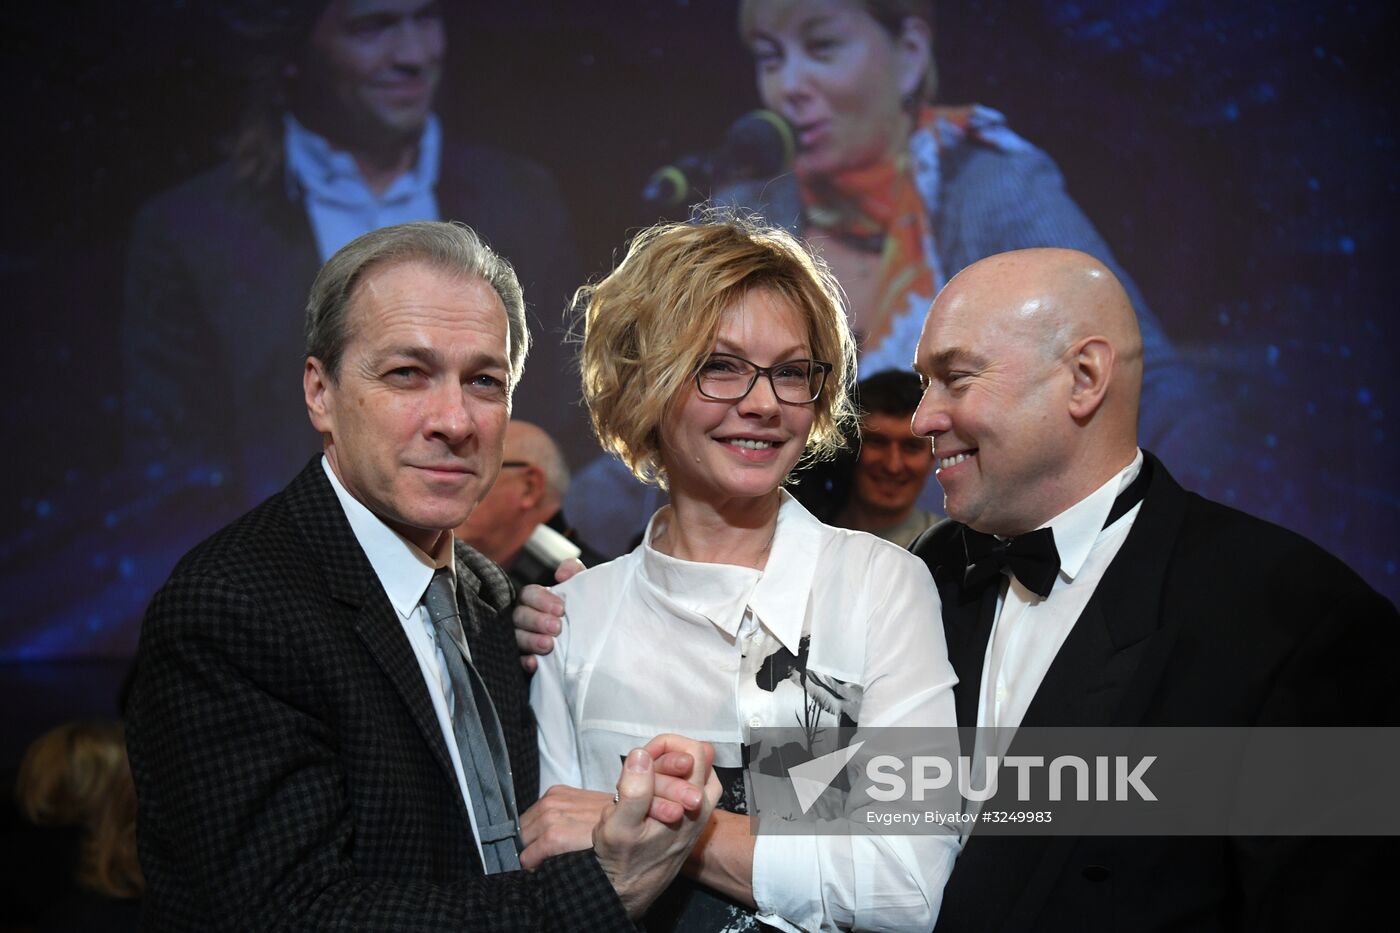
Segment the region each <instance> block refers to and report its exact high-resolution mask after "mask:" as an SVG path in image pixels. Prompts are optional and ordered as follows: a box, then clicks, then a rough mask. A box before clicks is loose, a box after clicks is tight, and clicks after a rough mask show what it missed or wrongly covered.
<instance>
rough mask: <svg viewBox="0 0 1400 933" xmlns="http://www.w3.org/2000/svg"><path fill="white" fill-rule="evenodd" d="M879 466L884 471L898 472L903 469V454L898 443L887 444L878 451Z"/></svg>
mask: <svg viewBox="0 0 1400 933" xmlns="http://www.w3.org/2000/svg"><path fill="white" fill-rule="evenodd" d="M879 454H880V466H881V467H882V468H883V469H884V470H885V472H886V473H899V472H901V471H902V470H903V469H904V456H903V455H902V454H901V453H900V450H899V445H898V444H889V445H887V446H886V447H885V448H884V449H882V450H881V451H880V452H879Z"/></svg>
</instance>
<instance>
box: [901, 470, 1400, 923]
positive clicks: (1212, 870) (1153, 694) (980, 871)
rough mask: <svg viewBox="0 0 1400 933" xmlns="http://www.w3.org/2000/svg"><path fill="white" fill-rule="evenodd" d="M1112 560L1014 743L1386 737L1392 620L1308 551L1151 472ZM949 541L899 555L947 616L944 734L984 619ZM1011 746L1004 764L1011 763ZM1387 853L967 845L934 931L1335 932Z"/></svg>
mask: <svg viewBox="0 0 1400 933" xmlns="http://www.w3.org/2000/svg"><path fill="white" fill-rule="evenodd" d="M1144 469H1148V470H1150V471H1151V478H1150V480H1149V487H1148V490H1147V495H1146V498H1145V500H1144V501H1143V504H1142V509H1141V510H1140V512H1139V513H1138V516H1137V518H1136V520H1135V521H1134V523H1133V527H1132V530H1131V531H1130V532H1129V534H1128V537H1127V539H1126V540H1125V541H1124V543H1123V547H1122V549H1121V550H1120V551H1119V552H1118V555H1117V556H1116V557H1115V558H1114V560H1113V563H1112V564H1111V565H1110V566H1109V568H1108V570H1107V571H1106V572H1105V574H1104V576H1103V579H1102V581H1101V582H1100V583H1099V585H1098V588H1097V589H1096V590H1095V592H1094V594H1093V596H1092V598H1091V599H1090V600H1089V603H1088V605H1087V606H1086V607H1085V609H1084V612H1083V613H1082V614H1081V615H1080V617H1079V619H1078V621H1076V623H1075V625H1074V628H1073V629H1072V630H1071V632H1070V634H1069V636H1068V637H1067V638H1066V639H1065V642H1064V644H1063V645H1062V646H1061V648H1060V650H1059V653H1058V654H1057V655H1056V656H1055V659H1054V661H1053V663H1052V664H1051V666H1050V668H1049V670H1048V671H1047V672H1046V674H1045V679H1044V680H1043V681H1042V682H1041V685H1040V688H1039V690H1037V692H1036V694H1035V697H1034V698H1033V699H1032V701H1031V704H1030V706H1029V707H1028V708H1027V710H1026V715H1025V718H1024V720H1023V721H1022V725H1024V726H1133V725H1143V726H1328V725H1353V726H1366V725H1387V726H1393V725H1397V724H1400V712H1397V700H1396V693H1395V687H1396V683H1397V681H1400V676H1397V675H1400V660H1398V659H1400V619H1397V616H1396V612H1395V607H1394V606H1392V605H1390V603H1389V602H1388V601H1387V600H1385V599H1384V598H1383V597H1382V596H1380V595H1379V594H1377V593H1376V592H1375V591H1373V590H1372V589H1371V588H1370V587H1368V586H1367V585H1366V584H1365V583H1364V582H1362V580H1361V579H1360V578H1359V577H1358V576H1356V574H1355V573H1353V572H1352V571H1351V570H1350V569H1349V568H1347V567H1346V566H1344V565H1343V564H1342V563H1341V562H1340V561H1338V560H1337V559H1336V558H1334V557H1333V556H1331V555H1330V554H1328V553H1327V552H1325V551H1323V550H1322V549H1321V548H1319V547H1317V546H1316V545H1315V544H1313V543H1311V542H1310V541H1308V540H1306V539H1305V538H1303V537H1301V536H1299V535H1296V534H1294V533H1292V532H1290V531H1286V530H1284V529H1282V528H1279V527H1277V526H1275V525H1271V524H1269V523H1267V522H1264V521H1261V520H1259V519H1256V518H1253V517H1251V516H1248V515H1246V514H1244V513H1242V512H1238V511H1236V510H1234V509H1230V508H1227V507H1225V506H1223V505H1219V504H1217V503H1214V502H1211V501H1209V500H1206V499H1203V498H1201V497H1200V496H1197V495H1195V494H1193V493H1189V492H1186V491H1185V490H1183V489H1182V488H1181V487H1180V486H1179V485H1177V483H1176V482H1175V480H1173V479H1172V477H1171V476H1170V474H1168V473H1167V471H1166V469H1165V468H1164V467H1163V466H1162V464H1161V462H1160V461H1158V460H1157V459H1156V458H1155V457H1153V456H1152V455H1151V454H1147V455H1146V459H1145V466H1144ZM958 527H959V526H957V525H956V524H955V523H952V522H944V523H942V524H940V525H938V526H936V527H935V528H933V529H930V530H929V531H928V532H926V533H925V534H924V535H923V536H922V537H920V539H919V540H918V541H916V542H915V543H914V545H913V550H914V551H915V553H917V554H919V556H921V557H923V558H924V560H925V561H927V562H928V563H929V566H930V569H931V570H932V571H933V574H934V579H935V581H936V582H937V584H938V590H939V594H940V596H941V597H942V600H943V621H944V629H945V631H946V634H947V638H948V653H949V655H950V659H951V660H952V662H953V668H954V670H955V671H956V672H957V675H958V684H957V687H956V689H955V696H956V701H957V707H958V722H959V724H961V725H974V724H975V723H976V722H977V704H978V702H979V697H980V695H981V677H982V664H983V658H984V656H985V653H986V647H987V640H988V637H989V634H990V617H989V616H988V615H987V614H986V613H984V612H982V611H981V610H982V608H983V607H981V606H980V603H981V602H982V601H983V599H987V598H994V593H995V587H992V588H989V590H988V593H989V594H993V595H984V596H983V597H980V598H972V599H965V598H964V594H963V592H962V587H961V578H960V574H959V573H958V572H957V570H956V569H955V567H954V566H953V562H952V559H951V555H950V554H949V551H950V545H954V547H956V541H957V538H956V536H955V532H956V530H957V528H958ZM1014 748H1015V746H1014V743H1013V746H1012V750H1013V753H1014ZM1393 846H1394V843H1393V841H1391V840H1363V839H1327V838H1312V839H1297V838H1282V837H1280V838H1270V839H1262V838H1251V839H1240V838H1224V837H1219V838H1201V837H1165V836H1164V837H1153V838H1145V837H1110V836H1101V837H1094V838H1073V837H1058V838H1056V837H1047V836H1039V837H1035V836H1019V837H1011V836H985V835H984V836H979V835H978V834H977V833H976V832H974V833H973V834H972V835H971V836H970V837H969V839H968V840H967V843H966V845H965V847H964V849H963V852H962V854H961V855H960V856H959V858H958V861H957V864H956V866H955V867H954V869H953V874H952V876H951V878H950V879H949V881H948V885H947V887H946V888H945V889H944V893H943V906H942V911H941V913H940V915H939V919H938V929H939V930H950V931H962V930H978V931H982V930H1075V931H1087V930H1124V931H1126V930H1131V931H1150V930H1168V929H1170V930H1222V929H1260V930H1271V929H1295V928H1297V929H1308V930H1313V931H1316V930H1324V929H1341V928H1347V927H1348V924H1347V923H1346V918H1348V917H1350V916H1352V915H1353V914H1354V913H1355V914H1356V915H1357V916H1358V918H1359V916H1360V913H1359V912H1360V908H1359V907H1358V904H1359V902H1360V901H1361V900H1362V899H1364V898H1367V897H1370V898H1378V897H1379V894H1380V891H1381V890H1382V889H1381V888H1380V885H1381V884H1382V883H1386V882H1389V881H1390V880H1391V879H1389V878H1385V877H1384V876H1383V875H1381V873H1380V871H1379V868H1378V865H1379V861H1378V860H1379V858H1380V857H1381V853H1382V852H1384V851H1386V850H1388V849H1393Z"/></svg>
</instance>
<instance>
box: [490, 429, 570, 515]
mask: <svg viewBox="0 0 1400 933" xmlns="http://www.w3.org/2000/svg"><path fill="white" fill-rule="evenodd" d="M504 459H505V460H506V461H507V462H511V461H524V462H525V463H530V464H534V465H535V466H537V467H539V468H540V471H541V472H543V473H544V480H545V488H546V489H547V490H548V493H549V497H550V498H552V500H553V505H554V508H555V509H557V508H558V507H559V504H560V503H561V502H563V501H564V496H565V494H567V493H568V491H569V467H568V464H566V463H565V462H564V455H563V454H562V453H560V452H559V445H558V444H556V443H554V438H552V437H550V436H549V435H548V434H546V433H545V432H544V429H543V428H541V427H540V426H539V425H536V424H531V423H530V422H528V421H519V420H512V421H511V423H510V424H509V425H507V426H506V444H505V454H504Z"/></svg>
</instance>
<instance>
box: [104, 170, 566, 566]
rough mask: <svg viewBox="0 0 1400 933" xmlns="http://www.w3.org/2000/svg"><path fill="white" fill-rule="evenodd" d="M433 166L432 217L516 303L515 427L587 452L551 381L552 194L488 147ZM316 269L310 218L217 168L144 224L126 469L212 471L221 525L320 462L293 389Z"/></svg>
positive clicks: (559, 270) (128, 347)
mask: <svg viewBox="0 0 1400 933" xmlns="http://www.w3.org/2000/svg"><path fill="white" fill-rule="evenodd" d="M440 165H441V168H440V171H439V178H438V185H437V188H436V190H435V194H436V196H437V203H438V213H439V215H440V216H441V218H442V219H443V220H459V221H462V222H463V223H466V224H467V225H469V226H471V227H472V228H473V229H475V230H476V231H477V232H478V233H479V234H481V235H482V237H483V238H484V239H485V240H486V242H487V243H489V244H490V245H491V247H492V248H493V249H495V250H496V251H498V252H499V253H500V254H501V255H503V256H505V257H506V258H507V259H509V260H510V261H511V263H512V264H513V265H514V266H515V268H516V272H517V274H518V275H519V276H520V282H521V285H522V286H523V288H524V291H525V300H526V302H527V305H528V306H529V309H530V315H529V317H530V319H531V332H532V336H533V338H534V340H535V346H534V349H533V350H532V351H531V353H530V356H529V359H528V361H527V365H526V369H527V372H529V373H531V374H535V375H534V377H533V378H531V379H529V380H527V382H526V385H527V386H532V388H529V389H527V390H525V391H523V392H519V393H517V394H516V396H515V412H514V413H515V415H516V417H520V418H525V419H528V420H530V421H533V422H535V423H537V424H539V425H540V426H541V427H543V428H544V429H545V430H546V431H547V432H549V434H550V436H551V437H557V438H565V439H567V438H569V437H581V438H584V440H585V441H587V439H588V434H587V431H586V426H585V425H584V422H583V420H582V414H581V410H580V409H579V408H578V406H577V405H574V404H572V402H573V401H574V399H575V398H576V397H577V385H576V380H573V379H571V378H568V377H567V376H565V375H562V374H563V373H565V372H566V371H567V367H568V361H569V359H570V358H571V354H569V352H568V351H567V350H566V349H565V348H564V347H563V345H562V340H561V337H562V326H563V318H562V311H563V308H564V304H565V302H566V300H567V299H568V296H569V295H570V294H571V293H572V291H573V289H574V288H576V287H577V286H578V285H579V283H580V278H579V273H578V262H577V258H576V255H575V250H574V247H573V245H572V241H571V240H570V235H569V230H568V222H567V217H566V214H565V211H564V207H563V202H562V200H561V198H560V196H559V193H558V188H557V186H556V185H555V183H554V180H553V179H552V178H551V177H550V176H549V174H548V173H547V172H546V171H545V170H544V169H543V168H542V167H540V166H538V165H535V164H534V163H532V162H529V161H528V160H524V159H519V158H515V157H513V156H510V155H508V154H506V153H504V152H502V151H500V150H497V149H494V148H490V147H487V146H466V145H454V144H446V143H445V144H444V145H443V150H442V159H441V162H440ZM320 267H321V259H320V256H319V255H318V253H317V250H316V241H315V235H314V233H313V231H312V227H311V221H310V220H309V218H308V217H307V214H306V208H305V205H304V204H303V203H302V201H301V199H300V198H299V197H298V198H293V197H290V196H289V195H288V192H287V190H286V184H285V181H284V179H283V178H282V176H281V175H278V176H277V178H276V179H275V180H274V181H273V182H271V183H269V184H267V185H264V186H261V187H255V186H253V185H252V184H250V183H248V182H244V181H242V180H240V179H239V178H238V177H237V175H236V173H235V171H234V167H233V165H232V163H225V164H222V165H219V166H218V167H216V168H215V169H213V170H212V171H210V172H207V173H205V174H203V175H200V176H198V177H196V178H193V179H191V180H189V181H187V182H185V183H184V184H181V185H179V186H178V187H176V188H174V189H172V190H170V191H168V192H166V193H164V194H162V195H159V196H158V197H156V198H155V199H153V200H152V201H151V202H149V203H148V204H146V205H145V206H144V207H143V208H142V209H141V210H140V212H139V213H138V214H137V216H136V220H135V222H134V224H133V228H132V237H131V246H130V252H129V255H128V260H127V273H126V285H125V292H126V294H125V305H126V312H125V313H126V319H125V321H124V322H123V357H124V360H123V362H124V366H125V376H124V378H125V384H126V392H125V398H124V408H125V414H126V423H127V449H126V454H127V462H128V463H129V464H131V465H133V466H135V468H136V469H138V470H147V469H148V468H151V465H152V464H155V465H156V466H155V469H164V470H168V471H177V470H181V469H185V468H188V467H189V466H193V467H194V468H197V469H199V470H200V471H201V473H203V472H204V471H205V470H206V469H207V470H214V471H218V472H219V474H220V475H218V476H217V477H215V478H214V479H213V480H212V481H211V482H210V483H209V484H208V485H209V486H211V487H213V488H215V489H216V490H217V491H218V493H219V496H220V502H219V506H218V507H221V508H223V510H224V511H223V514H222V516H221V519H220V520H221V521H227V520H228V519H230V518H232V517H233V516H235V515H238V514H240V513H241V512H243V511H244V510H246V509H248V508H250V507H252V506H253V505H255V504H256V503H258V502H261V501H262V500H263V499H265V498H267V497H268V496H270V495H272V494H273V493H274V492H276V491H277V490H278V489H280V488H281V487H282V484H283V483H285V482H286V479H287V477H288V476H291V475H293V474H294V473H295V472H296V471H297V470H298V469H300V467H301V465H302V463H303V462H305V460H306V458H307V457H308V456H310V455H311V454H313V453H315V452H316V451H319V450H320V449H321V442H320V438H319V437H317V435H316V434H315V432H314V431H313V430H312V428H311V423H310V421H309V419H308V418H307V415H306V404H305V401H304V400H303V396H302V387H301V372H302V362H303V359H304V357H305V353H304V348H305V341H304V339H303V326H304V323H305V309H306V298H307V294H308V292H309V291H310V289H311V282H312V280H313V279H315V277H316V272H317V271H318V270H319V269H320ZM551 382H557V383H559V384H560V388H559V391H558V393H551V392H550V391H549V389H548V387H549V385H550V384H551ZM588 446H589V450H590V451H591V450H592V444H591V442H590V443H589V445H588ZM578 455H579V453H578V452H577V451H575V452H574V456H575V457H578ZM575 462H579V461H578V460H577V459H576V460H575ZM211 498H212V497H211ZM205 533H207V531H206V532H205ZM189 543H190V541H189V539H187V540H186V542H185V544H186V546H188V544H189Z"/></svg>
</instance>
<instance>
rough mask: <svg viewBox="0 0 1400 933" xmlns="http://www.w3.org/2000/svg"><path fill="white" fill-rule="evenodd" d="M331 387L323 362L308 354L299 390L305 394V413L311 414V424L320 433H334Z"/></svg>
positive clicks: (332, 387)
mask: <svg viewBox="0 0 1400 933" xmlns="http://www.w3.org/2000/svg"><path fill="white" fill-rule="evenodd" d="M333 389H334V386H333V385H332V383H331V379H330V374H329V373H328V372H326V366H325V364H324V363H322V362H321V361H320V360H318V359H317V358H316V357H314V356H308V357H307V358H306V368H305V369H303V370H302V371H301V390H302V393H303V394H304V395H305V396H306V413H307V414H308V415H310V416H311V426H312V427H314V428H315V429H316V430H317V431H319V432H321V433H322V434H332V433H334V430H333V429H334V425H335V419H334V417H333V414H334V406H333V405H332V401H333V398H332V395H333Z"/></svg>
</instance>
